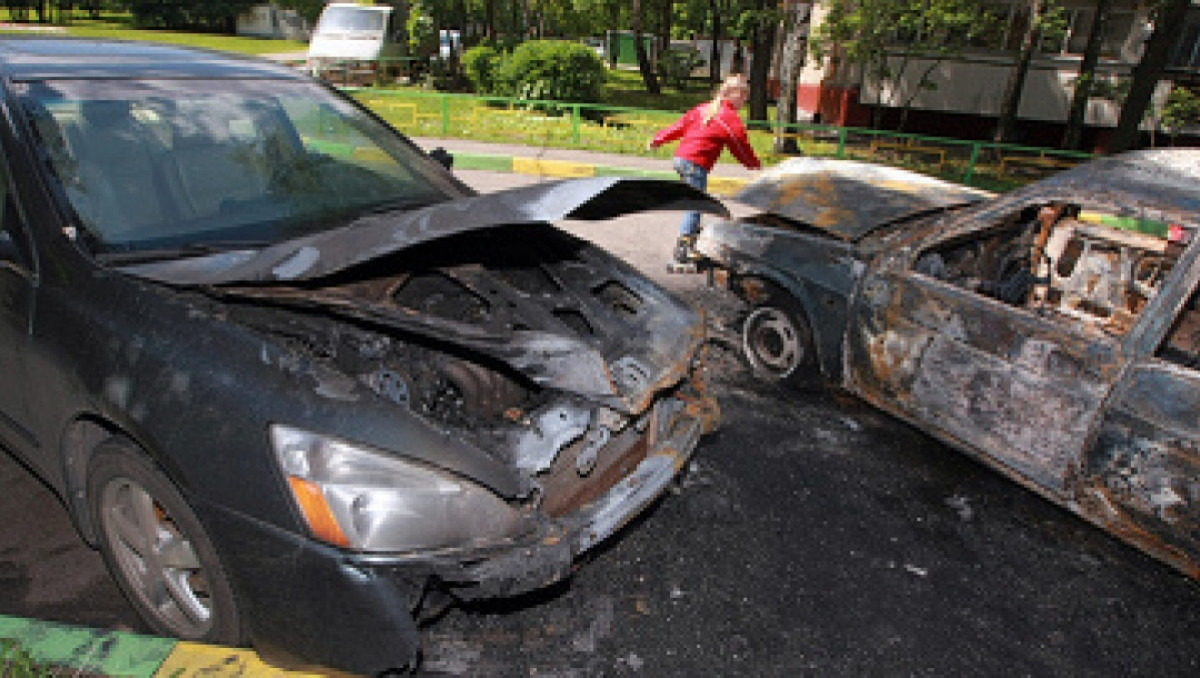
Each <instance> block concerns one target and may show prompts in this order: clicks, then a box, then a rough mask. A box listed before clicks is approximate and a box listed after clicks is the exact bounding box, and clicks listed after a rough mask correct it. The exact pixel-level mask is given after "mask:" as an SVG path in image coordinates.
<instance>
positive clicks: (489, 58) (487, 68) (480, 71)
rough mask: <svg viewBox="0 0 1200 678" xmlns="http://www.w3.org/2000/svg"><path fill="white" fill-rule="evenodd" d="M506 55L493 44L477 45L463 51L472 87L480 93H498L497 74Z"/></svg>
mask: <svg viewBox="0 0 1200 678" xmlns="http://www.w3.org/2000/svg"><path fill="white" fill-rule="evenodd" d="M503 60H504V55H503V54H501V52H500V50H498V49H496V48H495V47H492V46H491V45H477V46H475V47H472V48H471V49H469V50H467V51H466V52H463V55H462V67H463V72H464V73H466V75H467V80H469V81H470V82H471V89H473V90H475V91H476V92H478V93H479V94H495V93H496V74H497V71H499V70H500V64H501V63H502V62H503Z"/></svg>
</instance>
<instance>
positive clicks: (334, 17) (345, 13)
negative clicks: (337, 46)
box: [316, 7, 387, 33]
mask: <svg viewBox="0 0 1200 678" xmlns="http://www.w3.org/2000/svg"><path fill="white" fill-rule="evenodd" d="M386 20H387V13H385V12H381V11H379V10H372V9H363V8H359V7H328V8H326V9H325V11H324V12H323V13H322V14H321V20H320V22H318V24H317V30H316V32H317V33H338V32H342V31H382V30H383V25H384V22H385V21H386Z"/></svg>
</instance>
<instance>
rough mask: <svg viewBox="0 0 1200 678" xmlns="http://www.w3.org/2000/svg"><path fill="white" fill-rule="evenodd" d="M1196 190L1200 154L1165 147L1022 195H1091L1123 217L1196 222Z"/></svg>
mask: <svg viewBox="0 0 1200 678" xmlns="http://www.w3.org/2000/svg"><path fill="white" fill-rule="evenodd" d="M1198 185H1200V149H1194V148H1169V149H1165V148H1164V149H1149V150H1143V151H1136V152H1132V153H1123V154H1121V155H1115V156H1109V157H1105V158H1098V159H1096V160H1093V161H1091V162H1089V163H1086V164H1083V165H1080V166H1078V167H1075V168H1072V169H1069V170H1066V171H1064V172H1060V173H1059V174H1056V175H1054V176H1052V177H1050V178H1048V179H1046V180H1045V181H1041V182H1038V183H1037V184H1032V185H1030V186H1029V187H1027V188H1026V189H1021V190H1022V191H1026V190H1027V191H1035V192H1038V193H1040V194H1045V195H1051V194H1055V193H1057V194H1061V195H1072V196H1087V199H1088V201H1089V203H1090V204H1094V205H1104V206H1106V207H1108V208H1110V209H1111V210H1112V211H1113V212H1115V213H1119V214H1121V215H1125V216H1138V217H1152V218H1160V219H1164V220H1182V221H1189V222H1193V223H1195V221H1196V219H1197V216H1198V215H1200V194H1197V192H1196V187H1197V186H1198ZM1097 187H1102V188H1100V189H1098V188H1097Z"/></svg>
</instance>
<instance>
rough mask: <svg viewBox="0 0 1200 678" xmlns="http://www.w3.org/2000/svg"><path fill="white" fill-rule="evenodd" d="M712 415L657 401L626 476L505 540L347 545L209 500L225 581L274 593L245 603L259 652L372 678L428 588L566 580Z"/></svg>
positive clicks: (412, 632) (472, 591) (663, 483)
mask: <svg viewBox="0 0 1200 678" xmlns="http://www.w3.org/2000/svg"><path fill="white" fill-rule="evenodd" d="M719 418H720V414H719V409H718V407H717V404H716V402H715V400H714V399H713V398H711V397H710V396H708V395H706V394H705V393H703V390H702V389H696V388H693V387H692V386H691V385H687V386H686V387H684V388H681V389H680V390H679V391H677V392H676V393H675V394H673V395H670V396H668V397H664V398H662V399H660V400H659V401H658V402H657V403H656V404H655V405H654V406H653V408H652V410H651V412H650V415H649V417H648V421H647V426H646V427H645V430H644V431H643V432H642V433H641V438H642V440H641V441H639V444H638V446H637V449H638V453H637V456H638V457H639V459H637V460H635V461H636V465H634V466H633V467H632V470H631V471H630V472H629V473H627V474H626V475H624V476H623V477H621V478H619V479H618V480H616V481H615V482H614V483H613V484H612V485H610V486H609V487H608V489H607V490H605V491H603V492H602V493H601V494H599V496H597V497H595V498H593V499H590V500H589V501H587V502H586V503H585V504H583V505H582V506H579V507H578V508H576V509H574V510H572V511H570V512H569V513H565V514H562V515H558V516H555V517H551V516H549V515H545V514H542V513H538V514H537V516H536V518H535V529H534V530H532V531H531V533H529V534H527V535H525V536H524V537H522V538H520V539H515V540H513V541H511V542H509V543H507V544H504V545H499V546H492V547H488V548H482V549H461V550H455V551H441V552H437V553H406V554H362V553H349V552H346V551H342V550H339V549H336V548H333V547H330V546H326V545H323V544H321V543H318V542H315V541H313V540H311V539H307V538H304V537H301V536H299V535H296V534H294V533H292V532H289V531H286V530H281V529H280V528H277V527H275V526H271V525H267V524H264V523H261V522H257V521H253V520H251V519H249V518H247V517H246V516H243V515H240V514H232V513H230V512H227V511H223V510H220V509H215V508H213V507H209V508H210V509H213V520H214V521H215V522H217V523H219V524H220V525H219V526H220V529H216V530H214V531H213V532H214V533H215V534H217V535H222V544H221V547H222V550H223V551H224V552H226V553H228V554H229V559H230V560H231V561H232V564H234V565H235V566H234V567H231V568H230V572H231V573H236V574H237V576H238V580H237V581H235V582H234V583H235V587H236V590H238V591H239V593H240V594H242V595H243V596H244V598H245V599H246V600H258V601H275V602H274V603H273V604H267V605H260V606H256V607H254V608H251V609H250V610H248V612H247V619H246V626H247V628H248V629H249V631H250V635H251V638H252V641H253V644H254V646H255V648H256V649H257V650H258V652H259V654H260V655H261V656H262V657H263V658H264V659H266V660H267V661H269V662H271V663H273V664H276V665H278V666H283V667H288V668H312V667H319V666H337V667H339V668H343V669H346V670H350V671H353V672H355V673H363V674H368V675H373V674H377V673H380V672H384V671H387V670H392V669H398V668H403V667H405V666H412V664H413V663H414V662H415V661H416V658H417V656H418V651H419V648H420V634H419V632H418V631H417V628H416V624H415V622H414V621H413V616H414V614H415V613H416V612H417V611H418V610H419V607H420V605H421V602H422V600H423V599H424V598H425V595H426V593H427V591H428V590H429V589H430V588H437V589H440V590H442V591H444V592H448V593H450V594H451V595H453V596H454V597H456V598H458V599H460V600H480V599H487V598H497V597H507V596H515V595H519V594H522V593H526V592H529V591H533V590H536V589H539V588H543V587H545V586H548V585H551V584H553V583H555V582H558V581H560V580H563V579H565V578H566V577H567V576H569V575H570V574H571V572H572V570H573V568H574V563H575V560H576V558H577V557H579V556H580V555H581V554H583V553H585V552H586V551H588V550H589V549H591V548H594V547H595V546H596V545H597V544H599V543H601V542H602V541H604V540H605V539H607V538H609V537H610V536H612V535H613V534H614V533H615V532H617V531H618V530H619V529H620V528H621V527H622V526H623V525H625V524H626V523H627V522H629V521H630V520H631V519H633V518H634V517H635V516H636V515H638V514H639V513H640V512H641V511H642V510H644V509H645V508H646V507H647V506H648V505H649V504H651V503H652V502H653V501H654V500H655V499H657V498H658V497H659V496H660V495H661V494H662V493H663V492H664V491H665V490H666V489H667V487H668V486H669V485H670V483H671V481H672V480H673V479H674V478H676V477H677V476H678V475H679V474H680V472H682V470H683V469H684V468H685V466H686V465H687V463H688V461H689V459H690V458H691V457H692V455H693V453H694V451H695V449H696V446H697V444H698V442H699V440H700V438H701V436H702V435H703V434H705V433H708V432H711V431H713V430H715V429H716V427H717V425H718V422H719ZM643 441H644V443H643ZM642 451H644V456H643V455H642ZM630 463H631V464H632V463H633V462H630ZM297 648H299V649H297Z"/></svg>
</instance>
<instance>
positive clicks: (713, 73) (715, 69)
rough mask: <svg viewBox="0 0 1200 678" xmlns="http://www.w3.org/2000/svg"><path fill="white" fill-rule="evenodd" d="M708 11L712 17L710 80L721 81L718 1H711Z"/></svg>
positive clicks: (719, 8)
mask: <svg viewBox="0 0 1200 678" xmlns="http://www.w3.org/2000/svg"><path fill="white" fill-rule="evenodd" d="M708 9H709V12H710V14H711V16H712V49H710V50H709V53H710V56H709V58H708V79H709V80H711V81H713V82H714V83H717V82H720V81H721V7H720V6H719V5H718V3H717V0H710V2H709V3H708Z"/></svg>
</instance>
